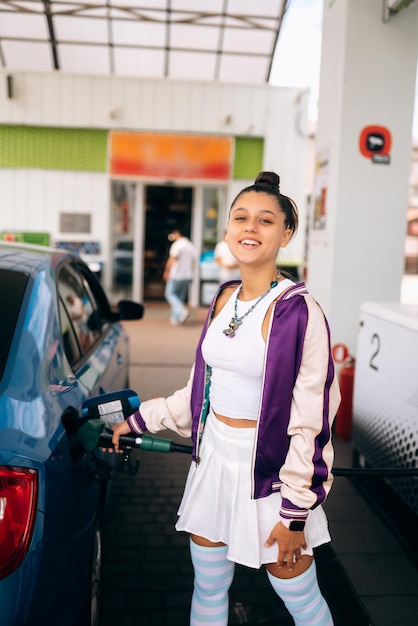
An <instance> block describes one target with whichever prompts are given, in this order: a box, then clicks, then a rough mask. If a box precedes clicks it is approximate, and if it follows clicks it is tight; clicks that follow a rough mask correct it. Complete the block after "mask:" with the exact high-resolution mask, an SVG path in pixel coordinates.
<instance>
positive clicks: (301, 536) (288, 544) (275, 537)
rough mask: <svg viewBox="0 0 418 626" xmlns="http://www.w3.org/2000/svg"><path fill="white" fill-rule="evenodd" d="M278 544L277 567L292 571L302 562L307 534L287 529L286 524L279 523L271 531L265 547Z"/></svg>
mask: <svg viewBox="0 0 418 626" xmlns="http://www.w3.org/2000/svg"><path fill="white" fill-rule="evenodd" d="M276 542H277V544H278V555H277V565H278V567H279V568H282V567H283V565H286V566H287V568H288V570H289V571H291V570H292V569H293V566H294V564H295V563H298V562H299V561H300V560H301V549H302V548H304V549H306V547H307V546H306V541H305V533H304V532H303V531H300V532H298V531H294V530H289V529H288V528H286V526H285V525H284V524H282V523H281V522H278V523H277V524H276V525H275V526H274V528H273V530H272V531H271V533H270V535H269V538H268V539H267V541H266V542H265V544H264V545H265V546H266V547H267V548H269V547H270V546H272V545H273V544H274V543H276Z"/></svg>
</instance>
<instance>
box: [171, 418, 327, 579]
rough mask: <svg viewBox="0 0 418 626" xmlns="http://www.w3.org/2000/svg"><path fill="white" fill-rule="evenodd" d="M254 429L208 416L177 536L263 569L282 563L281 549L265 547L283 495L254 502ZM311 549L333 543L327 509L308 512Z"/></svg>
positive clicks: (235, 560) (309, 545)
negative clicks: (195, 538)
mask: <svg viewBox="0 0 418 626" xmlns="http://www.w3.org/2000/svg"><path fill="white" fill-rule="evenodd" d="M254 436H255V428H233V427H231V426H227V425H226V424H224V423H223V422H220V421H219V420H217V419H216V417H215V416H214V415H213V413H212V412H210V413H209V415H208V418H207V422H206V426H205V432H204V435H203V439H202V444H201V449H200V458H201V461H200V464H199V465H196V463H194V462H193V463H192V464H191V466H190V470H189V473H188V476H187V481H186V485H185V489H184V493H183V498H182V501H181V503H180V507H179V510H178V516H179V517H178V520H177V523H176V530H180V531H185V532H188V533H191V534H195V535H199V536H200V537H205V538H206V539H208V540H209V541H213V542H218V541H221V542H222V543H224V544H226V545H227V546H228V553H227V557H228V559H229V560H231V561H233V562H234V563H240V564H241V565H246V566H248V567H253V568H256V569H258V568H259V567H260V566H261V565H262V564H263V563H275V562H276V561H277V554H278V548H277V544H273V546H270V547H269V548H266V547H265V546H264V542H265V541H266V539H267V538H268V536H269V535H270V532H271V530H272V529H273V527H274V526H275V525H276V524H277V522H278V521H279V511H280V506H281V495H280V492H276V493H273V494H271V495H270V496H267V497H265V498H259V499H257V500H254V499H251V457H252V450H253V443H254ZM305 539H306V543H307V549H306V550H302V554H310V555H312V554H313V548H315V547H317V546H320V545H322V544H323V543H327V542H328V541H330V540H331V537H330V535H329V531H328V521H327V518H326V515H325V512H324V510H323V508H322V506H318V507H317V508H316V509H314V510H313V511H309V515H308V519H307V522H306V526H305Z"/></svg>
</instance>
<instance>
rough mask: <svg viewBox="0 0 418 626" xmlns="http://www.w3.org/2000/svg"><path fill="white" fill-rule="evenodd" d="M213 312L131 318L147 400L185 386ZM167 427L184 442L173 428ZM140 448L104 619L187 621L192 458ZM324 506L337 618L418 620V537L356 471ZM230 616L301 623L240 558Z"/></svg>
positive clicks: (113, 539) (108, 548) (322, 559)
mask: <svg viewBox="0 0 418 626" xmlns="http://www.w3.org/2000/svg"><path fill="white" fill-rule="evenodd" d="M204 315H205V311H204V309H196V310H194V311H193V312H192V315H191V318H190V321H188V322H187V323H186V324H185V325H184V326H182V327H178V328H173V327H170V326H169V325H168V309H167V308H166V307H165V305H164V304H159V305H157V304H153V303H150V304H147V305H146V313H145V317H144V319H143V320H141V321H140V322H129V323H128V324H127V328H128V330H129V333H130V336H131V387H132V388H133V389H135V390H136V391H137V392H138V393H139V395H140V397H141V398H142V400H146V399H148V398H151V397H154V396H157V395H168V394H169V393H171V392H172V391H174V390H175V389H177V388H180V387H182V386H184V384H185V383H186V381H187V377H188V374H189V370H190V366H191V364H192V362H193V356H194V349H195V345H196V342H197V338H198V335H199V332H200V328H201V324H202V322H203V319H204ZM161 436H163V437H167V438H170V439H173V440H177V441H181V442H182V443H184V440H180V438H178V437H175V436H174V437H173V436H172V435H171V433H168V432H164V433H161ZM186 443H187V442H186ZM335 446H336V463H335V465H336V466H338V467H349V466H350V463H351V445H350V442H346V441H341V440H338V439H336V440H335ZM135 456H138V457H139V458H140V467H139V472H138V474H137V475H136V476H135V477H130V476H125V475H122V474H116V476H115V479H114V482H113V487H112V492H111V497H110V501H109V510H108V514H107V517H106V522H105V527H104V541H103V597H102V618H101V624H100V626H114V625H115V624H116V625H117V624H119V623H121V624H129V625H130V626H142V625H144V626H154V625H155V626H157V625H158V626H160V625H161V626H187V625H188V623H189V622H188V615H189V604H190V596H191V590H192V583H193V577H192V576H193V575H192V568H191V564H190V559H189V552H188V537H187V536H186V535H185V534H183V533H177V532H176V531H175V530H174V523H175V520H176V511H177V507H178V503H179V501H180V498H181V494H182V489H183V485H184V481H185V477H186V474H187V470H188V466H189V463H190V457H189V456H188V455H184V454H163V453H154V452H145V451H138V452H137V453H136V455H135ZM325 508H326V511H327V515H328V518H329V523H330V530H331V535H332V543H331V545H330V546H327V547H325V548H324V549H320V550H319V551H318V553H317V566H318V573H319V578H320V583H321V586H322V588H323V591H324V594H325V595H326V597H327V599H328V601H329V603H330V606H331V608H332V612H333V616H334V621H335V625H336V626H367V625H368V624H370V625H374V626H417V625H418V570H417V567H416V562H417V560H416V558H413V557H416V555H411V554H410V550H411V547H410V545H409V544H408V543H407V542H406V543H405V542H403V541H402V535H401V534H399V533H397V532H394V531H393V529H392V528H391V526H390V525H388V523H387V522H386V521H385V519H384V518H383V517H382V516H381V514H380V512H379V509H376V507H375V505H374V504H373V502H372V501H370V499H369V497H368V496H363V495H361V493H360V492H359V490H358V489H357V488H356V486H355V485H354V484H353V481H351V480H348V479H347V478H343V477H337V478H335V481H334V486H333V488H332V491H331V494H330V496H329V498H328V501H327V503H326V506H325ZM401 526H402V523H400V527H401ZM229 623H230V624H272V625H275V626H288V625H289V626H290V625H291V624H292V623H293V622H292V620H291V619H290V617H289V616H288V614H287V611H286V610H285V609H284V607H283V605H282V604H281V601H280V600H279V599H278V598H277V596H276V595H275V594H274V593H273V592H272V590H271V588H270V586H269V584H268V582H267V578H266V575H265V573H264V571H263V570H260V571H256V570H250V569H248V568H244V567H241V566H237V568H236V574H235V578H234V582H233V585H232V587H231V592H230V618H229Z"/></svg>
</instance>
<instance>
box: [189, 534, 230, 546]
mask: <svg viewBox="0 0 418 626" xmlns="http://www.w3.org/2000/svg"><path fill="white" fill-rule="evenodd" d="M190 539H191V540H192V541H193V543H195V544H196V545H197V546H203V547H205V548H220V547H221V546H224V545H225V544H224V543H222V541H217V542H213V541H209V539H206V538H205V537H200V536H199V535H190Z"/></svg>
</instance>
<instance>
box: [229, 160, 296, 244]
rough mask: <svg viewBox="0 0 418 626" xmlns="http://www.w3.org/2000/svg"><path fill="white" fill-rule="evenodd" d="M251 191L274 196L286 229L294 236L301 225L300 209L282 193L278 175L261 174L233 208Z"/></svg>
mask: <svg viewBox="0 0 418 626" xmlns="http://www.w3.org/2000/svg"><path fill="white" fill-rule="evenodd" d="M249 191H255V192H259V193H267V194H268V195H269V196H274V197H275V198H276V200H277V205H278V207H279V209H280V210H281V211H282V212H283V213H284V215H285V226H286V228H289V229H290V230H291V231H292V235H293V234H294V233H295V232H296V231H297V229H298V224H299V216H298V208H297V206H296V203H295V201H294V200H292V199H291V198H289V197H288V196H284V195H283V194H281V193H280V176H279V175H278V174H276V173H275V172H260V173H259V174H258V176H257V178H256V179H255V182H254V184H253V185H250V186H249V187H245V189H242V190H241V191H240V192H239V194H238V195H237V196H236V198H235V200H234V201H233V203H232V204H231V207H233V206H234V204H235V202H236V201H237V200H238V198H239V197H240V196H242V194H244V193H247V192H249Z"/></svg>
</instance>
